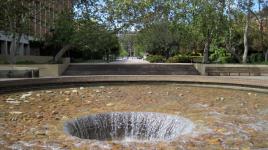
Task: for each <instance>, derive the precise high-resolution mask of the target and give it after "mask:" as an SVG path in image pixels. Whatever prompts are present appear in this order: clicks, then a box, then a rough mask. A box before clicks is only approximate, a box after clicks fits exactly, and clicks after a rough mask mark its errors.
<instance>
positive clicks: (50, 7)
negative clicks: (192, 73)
mask: <svg viewBox="0 0 268 150" xmlns="http://www.w3.org/2000/svg"><path fill="white" fill-rule="evenodd" d="M25 5H27V7H29V10H30V11H29V15H28V16H29V17H28V19H29V30H28V33H24V34H23V35H22V38H21V40H20V41H19V49H17V50H16V54H15V55H16V56H27V55H36V56H38V55H40V52H39V51H40V50H39V49H37V48H35V47H31V45H30V41H38V40H41V39H43V38H44V36H45V35H46V34H47V33H49V32H51V31H52V30H53V28H54V25H55V20H56V19H57V17H58V16H59V14H60V13H62V12H64V11H72V6H73V5H72V0H30V1H29V2H28V3H27V4H25ZM11 37H12V36H11V35H10V34H8V32H6V31H1V29H0V48H1V50H0V56H1V55H2V56H8V55H10V47H11V41H12V38H11Z"/></svg>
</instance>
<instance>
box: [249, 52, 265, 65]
mask: <svg viewBox="0 0 268 150" xmlns="http://www.w3.org/2000/svg"><path fill="white" fill-rule="evenodd" d="M264 60H265V58H264V56H263V54H262V53H254V54H251V55H250V56H249V61H250V63H262V62H264Z"/></svg>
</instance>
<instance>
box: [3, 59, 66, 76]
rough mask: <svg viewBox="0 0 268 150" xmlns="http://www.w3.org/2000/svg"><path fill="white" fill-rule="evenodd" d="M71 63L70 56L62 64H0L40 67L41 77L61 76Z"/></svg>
mask: <svg viewBox="0 0 268 150" xmlns="http://www.w3.org/2000/svg"><path fill="white" fill-rule="evenodd" d="M69 64H70V58H64V59H63V63H62V64H29V65H28V64H27V65H0V68H4V67H14V66H16V67H28V68H38V69H39V76H40V77H57V76H60V75H61V74H62V73H63V72H64V71H65V69H66V68H67V67H68V66H69Z"/></svg>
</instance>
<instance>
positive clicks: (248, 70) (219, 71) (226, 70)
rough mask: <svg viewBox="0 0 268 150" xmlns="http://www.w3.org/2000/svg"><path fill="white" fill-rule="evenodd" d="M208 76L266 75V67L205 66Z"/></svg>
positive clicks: (267, 73) (267, 68)
mask: <svg viewBox="0 0 268 150" xmlns="http://www.w3.org/2000/svg"><path fill="white" fill-rule="evenodd" d="M205 72H206V74H207V75H208V76H261V75H268V66H267V67H206V68H205Z"/></svg>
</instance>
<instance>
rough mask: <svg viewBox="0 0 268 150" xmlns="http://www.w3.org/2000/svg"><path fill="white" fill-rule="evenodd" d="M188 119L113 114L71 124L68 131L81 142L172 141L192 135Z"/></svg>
mask: <svg viewBox="0 0 268 150" xmlns="http://www.w3.org/2000/svg"><path fill="white" fill-rule="evenodd" d="M193 128H194V124H193V123H192V122H191V121H190V120H189V119H186V118H183V117H179V116H175V115H168V114H163V113H153V112H111V113H100V114H94V115H89V116H85V117H81V118H77V119H74V120H71V121H67V122H66V123H65V125H64V131H65V132H66V133H68V134H70V135H72V136H75V137H78V138H81V139H92V140H101V141H103V140H140V141H171V140H174V139H176V138H177V137H179V136H182V135H186V134H189V133H191V132H192V130H193Z"/></svg>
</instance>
